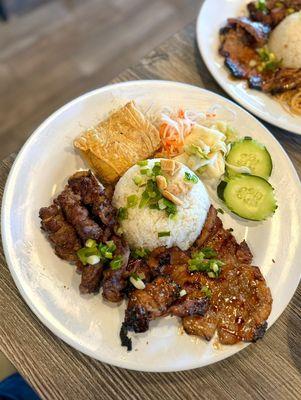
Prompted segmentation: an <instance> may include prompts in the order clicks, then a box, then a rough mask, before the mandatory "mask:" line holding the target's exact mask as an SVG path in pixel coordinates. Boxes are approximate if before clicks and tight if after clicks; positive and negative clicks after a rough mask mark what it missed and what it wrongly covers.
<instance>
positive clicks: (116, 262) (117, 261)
mask: <svg viewBox="0 0 301 400" xmlns="http://www.w3.org/2000/svg"><path fill="white" fill-rule="evenodd" d="M121 265H122V256H117V257H115V258H114V260H112V261H111V262H110V267H111V269H113V270H116V269H120V268H121Z"/></svg>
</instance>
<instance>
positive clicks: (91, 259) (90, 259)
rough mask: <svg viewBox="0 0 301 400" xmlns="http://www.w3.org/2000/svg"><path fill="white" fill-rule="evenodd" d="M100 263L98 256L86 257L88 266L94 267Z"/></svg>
mask: <svg viewBox="0 0 301 400" xmlns="http://www.w3.org/2000/svg"><path fill="white" fill-rule="evenodd" d="M99 262H100V257H99V256H89V257H87V263H88V264H90V265H95V264H98V263H99Z"/></svg>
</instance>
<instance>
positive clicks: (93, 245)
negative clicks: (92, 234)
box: [85, 239, 96, 247]
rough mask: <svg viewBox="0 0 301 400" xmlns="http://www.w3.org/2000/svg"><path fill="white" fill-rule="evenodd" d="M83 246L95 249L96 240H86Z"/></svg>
mask: <svg viewBox="0 0 301 400" xmlns="http://www.w3.org/2000/svg"><path fill="white" fill-rule="evenodd" d="M85 246H86V247H95V246H96V240H93V239H88V240H86V243H85Z"/></svg>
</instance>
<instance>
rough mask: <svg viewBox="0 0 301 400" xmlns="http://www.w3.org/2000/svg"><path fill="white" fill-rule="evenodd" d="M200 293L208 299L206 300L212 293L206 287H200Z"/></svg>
mask: <svg viewBox="0 0 301 400" xmlns="http://www.w3.org/2000/svg"><path fill="white" fill-rule="evenodd" d="M202 292H203V293H204V294H205V296H206V297H208V299H210V298H211V296H212V292H211V290H210V289H209V287H208V286H203V287H202Z"/></svg>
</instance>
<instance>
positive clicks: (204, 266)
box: [188, 247, 224, 278]
mask: <svg viewBox="0 0 301 400" xmlns="http://www.w3.org/2000/svg"><path fill="white" fill-rule="evenodd" d="M216 256H217V254H216V252H215V251H214V250H213V249H212V248H210V247H205V248H203V249H202V250H201V251H198V252H196V253H194V254H193V257H192V258H191V259H190V260H189V262H188V264H189V266H188V269H189V271H190V272H196V271H198V272H206V273H207V275H208V276H209V278H218V277H219V275H220V272H221V267H222V266H223V265H224V263H223V262H222V261H220V260H217V259H215V258H214V257H216Z"/></svg>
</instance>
